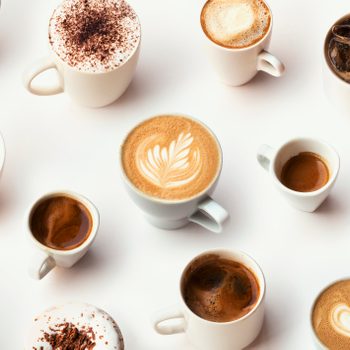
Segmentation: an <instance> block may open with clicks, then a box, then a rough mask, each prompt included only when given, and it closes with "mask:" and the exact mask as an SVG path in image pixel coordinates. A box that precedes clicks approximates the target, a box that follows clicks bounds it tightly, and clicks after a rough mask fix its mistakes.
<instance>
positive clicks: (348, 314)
mask: <svg viewBox="0 0 350 350" xmlns="http://www.w3.org/2000/svg"><path fill="white" fill-rule="evenodd" d="M331 324H332V326H333V327H334V329H335V331H336V332H338V333H340V334H343V335H344V336H346V337H350V308H349V306H347V305H346V304H337V305H335V306H334V308H333V310H332V312H331Z"/></svg>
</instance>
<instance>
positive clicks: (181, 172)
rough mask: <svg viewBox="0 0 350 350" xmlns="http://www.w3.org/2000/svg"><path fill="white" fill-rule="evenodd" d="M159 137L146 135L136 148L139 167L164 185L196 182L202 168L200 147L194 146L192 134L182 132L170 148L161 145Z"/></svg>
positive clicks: (141, 171) (150, 178)
mask: <svg viewBox="0 0 350 350" xmlns="http://www.w3.org/2000/svg"><path fill="white" fill-rule="evenodd" d="M158 139H159V136H157V135H152V136H151V137H149V138H146V139H145V140H144V142H142V143H141V144H140V146H139V148H138V150H137V157H136V159H137V167H138V169H139V171H140V173H141V174H142V176H143V177H144V178H146V179H147V180H148V181H150V182H151V183H153V184H154V185H156V186H158V187H161V188H174V187H180V186H183V185H186V184H188V183H190V182H191V181H193V180H194V179H195V178H196V177H197V176H198V174H199V172H200V170H201V157H200V152H199V149H198V148H193V147H191V145H192V143H193V136H192V135H191V133H190V132H189V133H186V134H185V133H183V132H181V133H180V134H179V136H178V138H177V139H176V140H173V141H171V143H170V145H169V146H168V147H161V146H160V145H159V143H157V140H158ZM154 142H156V144H155V145H154Z"/></svg>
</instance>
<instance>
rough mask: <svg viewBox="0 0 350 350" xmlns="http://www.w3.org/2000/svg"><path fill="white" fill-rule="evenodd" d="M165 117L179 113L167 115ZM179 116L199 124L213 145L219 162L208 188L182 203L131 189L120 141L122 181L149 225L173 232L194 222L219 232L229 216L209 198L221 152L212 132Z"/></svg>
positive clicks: (214, 182)
mask: <svg viewBox="0 0 350 350" xmlns="http://www.w3.org/2000/svg"><path fill="white" fill-rule="evenodd" d="M167 115H180V114H176V113H172V114H169V113H168V114H167ZM181 116H184V117H186V118H190V119H192V120H194V121H195V122H197V123H199V124H201V125H202V126H203V127H204V128H205V129H207V130H208V132H209V133H210V134H211V135H212V137H213V138H214V139H215V140H216V142H217V145H218V149H219V152H220V160H221V161H220V165H219V168H218V171H217V174H216V176H215V178H214V179H213V180H212V182H211V183H210V184H209V185H208V187H207V188H206V189H205V190H204V191H202V192H200V193H198V194H197V195H196V196H194V197H190V198H188V199H182V200H166V199H161V198H156V197H151V196H148V195H147V194H145V193H143V192H142V191H140V190H139V189H138V188H137V187H135V186H134V185H133V183H132V182H131V181H130V180H129V178H128V177H127V175H126V174H125V171H124V168H123V164H122V147H123V143H124V142H123V143H122V145H121V147H120V152H119V163H120V169H121V173H122V178H123V180H124V184H125V185H126V189H127V192H128V193H129V195H130V197H131V199H132V200H133V201H134V202H135V204H136V205H137V206H138V207H139V208H140V209H141V210H142V211H143V212H144V214H145V216H146V219H147V220H148V221H149V222H150V223H151V224H152V225H154V226H156V227H159V228H162V229H167V230H174V229H178V228H181V227H183V226H185V225H187V224H188V223H189V222H194V223H197V224H199V225H201V226H203V227H205V228H206V229H208V230H210V231H213V232H216V233H219V232H221V231H222V224H223V222H224V221H225V220H226V219H227V218H228V216H229V214H228V213H227V211H226V210H225V209H224V208H223V207H221V206H220V205H219V204H218V203H216V202H215V201H214V200H213V199H212V198H211V197H210V195H211V194H212V193H213V191H214V189H215V187H216V184H217V181H218V179H219V176H220V173H221V169H222V150H221V147H220V143H219V141H218V139H217V138H216V136H215V135H214V133H213V132H212V131H211V130H210V129H209V128H208V127H207V126H206V125H204V124H203V123H202V122H200V121H198V120H197V119H194V118H192V117H189V116H187V115H182V114H181ZM126 137H127V136H126Z"/></svg>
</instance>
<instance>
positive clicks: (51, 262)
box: [27, 191, 100, 280]
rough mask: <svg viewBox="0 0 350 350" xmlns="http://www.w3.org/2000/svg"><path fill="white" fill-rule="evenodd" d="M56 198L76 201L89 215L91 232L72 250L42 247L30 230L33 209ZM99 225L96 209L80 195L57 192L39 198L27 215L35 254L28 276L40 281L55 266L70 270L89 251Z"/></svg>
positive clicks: (29, 229) (28, 228)
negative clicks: (60, 197) (61, 197)
mask: <svg viewBox="0 0 350 350" xmlns="http://www.w3.org/2000/svg"><path fill="white" fill-rule="evenodd" d="M58 196H64V197H67V198H71V199H73V200H76V201H77V202H79V203H81V204H82V205H84V207H85V208H86V209H87V211H88V212H89V213H90V215H91V222H92V226H91V230H90V233H89V235H88V237H87V238H86V240H85V241H84V242H83V243H82V244H81V245H79V246H77V247H76V248H74V249H69V250H63V249H62V250H61V249H53V248H51V247H48V246H46V245H44V244H43V243H41V242H39V240H38V239H37V238H36V237H35V235H34V233H33V231H32V229H31V225H30V223H31V218H32V215H33V213H34V211H35V209H36V208H37V207H38V206H39V205H40V204H41V203H42V202H43V201H45V200H47V199H50V198H54V197H58ZM99 224H100V216H99V212H98V210H97V208H96V207H95V206H94V204H93V203H92V202H91V201H90V200H88V199H87V198H85V197H83V196H82V195H80V194H77V193H74V192H71V191H58V192H51V193H48V194H46V195H44V196H43V197H41V198H39V199H38V200H36V201H35V202H34V204H32V205H31V207H30V209H29V212H28V215H27V232H28V236H29V239H30V242H31V245H32V246H33V247H34V249H35V253H34V254H33V256H32V258H31V260H30V261H29V270H28V271H29V274H30V276H31V277H32V278H34V279H39V280H40V279H42V278H43V277H45V276H46V275H47V274H48V273H49V272H50V271H51V270H52V269H53V268H55V267H56V266H58V267H64V268H70V267H72V266H73V265H74V264H75V263H77V262H78V261H79V260H80V259H81V258H82V257H83V256H84V255H85V254H86V253H87V251H88V250H89V248H90V246H91V245H92V243H93V242H94V240H95V238H96V235H97V231H98V228H99Z"/></svg>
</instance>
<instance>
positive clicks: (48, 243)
mask: <svg viewBox="0 0 350 350" xmlns="http://www.w3.org/2000/svg"><path fill="white" fill-rule="evenodd" d="M99 224H100V217H99V212H98V210H97V208H96V207H95V206H94V204H93V203H92V202H91V201H90V200H88V199H87V198H85V197H83V196H82V195H80V194H77V193H74V192H71V191H57V192H52V193H48V194H46V195H44V196H43V197H41V198H39V199H38V200H36V201H35V202H34V204H33V205H31V207H30V209H29V213H28V216H27V232H28V235H29V238H30V242H31V243H32V246H33V247H34V249H35V253H34V254H33V256H32V259H31V260H30V262H29V274H30V276H31V277H32V278H34V279H42V278H43V277H45V276H46V275H47V274H48V273H49V272H50V271H51V270H52V269H53V268H54V267H56V266H58V267H64V268H70V267H72V266H73V265H74V264H75V263H76V262H78V260H80V259H81V258H82V257H83V256H84V255H85V254H86V253H87V251H88V249H89V248H90V246H91V245H92V243H93V242H94V240H95V238H96V235H97V231H98V228H99Z"/></svg>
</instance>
